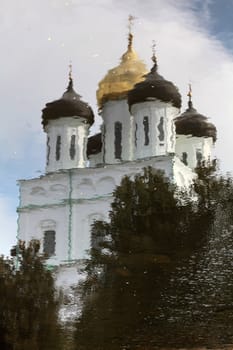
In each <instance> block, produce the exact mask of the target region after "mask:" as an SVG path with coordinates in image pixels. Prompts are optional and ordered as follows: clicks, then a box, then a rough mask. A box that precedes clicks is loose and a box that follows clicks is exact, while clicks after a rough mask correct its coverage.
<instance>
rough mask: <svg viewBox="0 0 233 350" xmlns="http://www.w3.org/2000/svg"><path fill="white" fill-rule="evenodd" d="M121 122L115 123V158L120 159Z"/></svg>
mask: <svg viewBox="0 0 233 350" xmlns="http://www.w3.org/2000/svg"><path fill="white" fill-rule="evenodd" d="M121 141H122V124H121V123H120V122H116V123H115V158H116V159H121V152H122V145H121Z"/></svg>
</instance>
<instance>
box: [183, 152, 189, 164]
mask: <svg viewBox="0 0 233 350" xmlns="http://www.w3.org/2000/svg"><path fill="white" fill-rule="evenodd" d="M182 162H183V163H184V164H185V165H188V154H187V152H183V153H182Z"/></svg>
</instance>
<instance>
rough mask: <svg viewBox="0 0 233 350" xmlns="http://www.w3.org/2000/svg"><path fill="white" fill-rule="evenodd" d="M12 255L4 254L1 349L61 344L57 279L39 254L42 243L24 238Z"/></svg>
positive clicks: (36, 349) (0, 289) (0, 270)
mask: <svg viewBox="0 0 233 350" xmlns="http://www.w3.org/2000/svg"><path fill="white" fill-rule="evenodd" d="M16 250H18V257H16V256H15V253H16ZM12 255H13V257H12V258H11V259H5V258H3V257H1V258H0V332H1V333H0V339H1V340H0V344H1V347H0V348H1V350H8V349H9V350H11V349H12V350H29V349H30V350H31V349H34V350H40V349H41V350H42V349H43V350H46V349H59V348H61V347H60V340H59V338H60V335H59V334H60V329H59V328H60V327H59V324H58V300H57V296H56V292H55V288H54V280H53V277H52V275H51V272H50V271H48V270H47V269H46V267H45V265H44V259H43V258H42V257H41V256H40V254H39V243H38V242H37V241H31V242H30V243H29V245H28V247H26V246H25V244H24V243H23V242H20V243H19V246H18V247H17V248H14V249H13V250H12ZM16 259H18V263H17V264H16ZM16 265H18V267H16Z"/></svg>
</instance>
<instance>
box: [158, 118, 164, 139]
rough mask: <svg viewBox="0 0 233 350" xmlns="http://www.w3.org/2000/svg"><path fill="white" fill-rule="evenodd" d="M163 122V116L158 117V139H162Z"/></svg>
mask: <svg viewBox="0 0 233 350" xmlns="http://www.w3.org/2000/svg"><path fill="white" fill-rule="evenodd" d="M163 124H164V118H163V117H160V120H159V124H158V126H157V128H158V131H159V135H158V138H159V141H164V126H163Z"/></svg>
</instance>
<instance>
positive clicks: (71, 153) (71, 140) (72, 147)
mask: <svg viewBox="0 0 233 350" xmlns="http://www.w3.org/2000/svg"><path fill="white" fill-rule="evenodd" d="M75 138H76V136H75V135H72V136H71V139H70V159H71V160H74V157H75Z"/></svg>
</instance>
